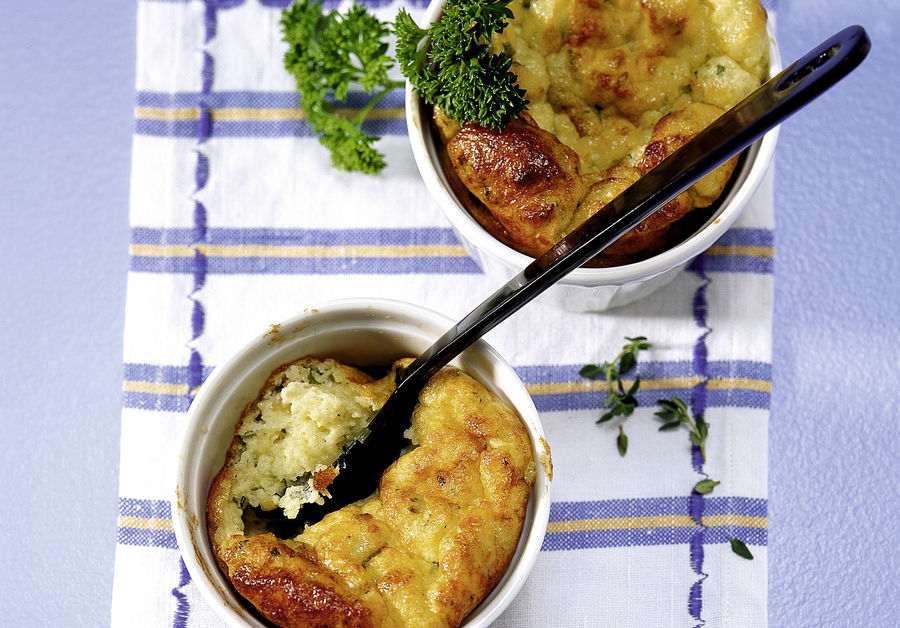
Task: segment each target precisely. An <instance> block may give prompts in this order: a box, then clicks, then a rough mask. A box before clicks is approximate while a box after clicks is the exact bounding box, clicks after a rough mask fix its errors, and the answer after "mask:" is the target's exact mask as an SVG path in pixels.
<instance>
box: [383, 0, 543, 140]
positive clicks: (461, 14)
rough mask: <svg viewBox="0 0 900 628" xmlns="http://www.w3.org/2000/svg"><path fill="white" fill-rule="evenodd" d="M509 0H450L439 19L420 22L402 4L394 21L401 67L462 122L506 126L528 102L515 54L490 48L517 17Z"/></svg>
mask: <svg viewBox="0 0 900 628" xmlns="http://www.w3.org/2000/svg"><path fill="white" fill-rule="evenodd" d="M508 4H509V0H497V1H494V2H484V0H449V1H448V2H447V4H446V6H445V7H444V15H443V17H441V20H440V21H439V22H436V23H434V24H432V25H431V26H429V27H428V28H420V27H419V26H418V25H417V24H416V22H415V20H413V19H412V16H410V14H409V13H407V12H406V11H405V10H403V9H400V11H399V13H398V14H397V18H396V20H395V21H394V32H395V33H396V35H397V48H396V52H397V61H399V62H400V71H401V72H402V73H403V75H404V76H405V77H406V78H408V79H409V82H410V83H411V84H412V86H413V88H414V89H415V90H416V92H417V93H418V94H419V95H420V96H421V97H422V98H423V99H424V100H425V101H426V102H428V103H429V104H433V105H436V106H438V107H440V108H441V109H442V110H444V112H445V113H446V114H447V115H448V116H450V117H451V118H453V119H454V120H456V121H457V122H460V123H461V124H466V123H469V122H478V123H480V124H481V125H483V126H486V127H491V128H493V129H495V130H497V131H500V130H502V129H503V128H504V127H505V126H506V125H507V124H508V123H509V122H510V120H512V119H513V118H515V117H517V116H518V115H519V114H520V113H521V112H522V111H523V110H524V109H525V107H526V106H527V105H528V101H527V100H526V99H525V90H523V89H520V88H519V87H518V85H517V84H516V75H515V74H513V73H512V72H510V67H511V65H512V58H511V57H510V56H509V55H508V54H506V53H505V52H500V53H496V54H495V53H492V52H491V51H490V41H491V37H493V35H494V34H495V33H501V32H503V30H504V29H505V28H506V23H507V20H509V19H511V18H512V17H513V13H512V11H511V10H510V9H509V7H508V6H507V5H508Z"/></svg>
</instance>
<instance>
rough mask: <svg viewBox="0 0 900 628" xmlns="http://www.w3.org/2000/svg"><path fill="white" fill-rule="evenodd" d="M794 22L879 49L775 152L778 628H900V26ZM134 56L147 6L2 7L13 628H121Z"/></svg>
mask: <svg viewBox="0 0 900 628" xmlns="http://www.w3.org/2000/svg"><path fill="white" fill-rule="evenodd" d="M778 6H779V11H778V34H779V38H780V46H781V52H782V57H783V59H784V60H786V61H787V60H792V59H794V58H797V57H798V56H800V55H801V54H802V53H804V52H805V51H806V50H808V49H809V48H811V47H812V46H813V45H815V44H817V43H818V42H819V41H821V40H823V39H824V38H825V37H827V36H828V35H830V34H832V33H833V32H836V31H838V30H840V29H841V28H843V27H844V26H847V25H850V24H861V25H863V26H865V27H866V28H867V30H868V31H869V34H870V36H871V39H872V42H873V48H872V52H871V54H870V55H869V58H868V59H867V60H866V61H865V62H864V63H863V65H862V66H861V67H860V68H859V69H858V70H857V71H856V72H854V73H853V74H852V75H851V76H849V77H848V78H847V79H845V81H844V82H842V83H841V84H840V85H838V86H837V87H836V88H834V89H833V90H832V91H830V92H829V93H828V94H826V95H825V96H823V97H822V98H821V99H819V100H818V101H816V102H815V103H813V104H812V105H810V106H809V107H808V108H807V109H805V110H804V111H802V112H800V113H799V114H797V115H796V116H795V117H794V118H792V119H791V120H790V121H788V122H787V123H786V124H784V125H783V127H782V131H781V136H780V140H779V145H778V148H777V162H776V163H777V182H776V217H777V228H776V258H775V260H776V261H775V318H774V357H773V380H774V384H773V386H774V391H773V396H772V408H771V425H770V447H769V469H770V476H769V554H768V555H769V621H770V624H771V625H772V626H849V625H853V626H895V625H897V622H898V617H900V585H898V577H897V576H898V565H900V551H898V539H897V536H898V531H900V525H898V504H900V494H898V493H900V490H898V487H900V476H898V454H900V448H898V436H897V417H898V414H900V413H898V410H897V408H898V407H900V394H898V390H900V375H898V373H900V369H898V356H900V333H898V325H897V321H898V312H900V290H898V277H900V262H898V259H900V257H898V255H897V248H896V247H897V239H898V236H900V213H898V210H897V208H896V206H895V205H896V201H897V199H898V198H900V189H898V187H900V186H898V180H900V177H898V176H897V165H896V164H897V162H898V158H900V149H898V146H900V132H898V130H897V128H898V125H897V113H896V112H897V111H898V109H897V103H900V71H898V64H897V60H896V57H895V56H894V55H895V54H896V53H897V51H898V50H900V9H898V6H897V4H896V3H895V2H893V1H892V0H884V1H881V2H879V1H877V0H837V1H833V2H827V3H825V2H821V0H780V2H779V5H778ZM135 41H136V5H135V4H134V3H129V2H111V1H108V2H100V3H75V2H72V3H62V2H54V3H51V2H42V3H36V2H35V3H31V2H25V1H24V0H4V2H2V3H0V76H2V82H0V86H2V89H0V112H2V115H0V151H2V157H0V221H2V222H0V256H2V263H0V268H2V275H0V277H2V290H0V295H2V299H3V301H2V307H0V310H2V325H0V342H2V344H0V347H2V349H0V356H2V366H0V391H2V399H3V404H2V416H3V421H4V426H3V441H4V442H5V446H4V449H5V451H4V455H3V458H4V460H3V464H2V465H0V477H2V479H3V482H2V487H3V492H4V494H3V505H2V507H0V530H2V535H3V538H2V541H0V548H2V549H0V551H2V554H0V559H2V565H3V569H2V571H0V579H2V583H0V590H2V591H3V594H2V596H0V600H2V601H0V617H2V618H3V619H2V620H0V623H3V624H5V625H10V626H38V625H49V626H58V625H67V626H71V625H88V626H96V625H104V624H108V623H109V616H110V601H111V596H112V574H113V558H114V548H115V538H116V516H117V482H118V477H117V475H118V474H117V469H118V457H119V420H120V409H121V406H120V403H121V398H120V395H121V392H120V391H121V385H122V334H123V325H124V305H125V288H126V273H127V269H128V243H129V231H128V194H129V176H130V156H131V133H132V129H133V108H134V72H135ZM7 622H8V623H7Z"/></svg>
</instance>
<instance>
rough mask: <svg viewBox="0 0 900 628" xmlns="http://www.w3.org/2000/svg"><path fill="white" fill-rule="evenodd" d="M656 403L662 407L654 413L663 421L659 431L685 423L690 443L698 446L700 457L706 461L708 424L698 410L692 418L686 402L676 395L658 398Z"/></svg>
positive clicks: (671, 428) (676, 427)
mask: <svg viewBox="0 0 900 628" xmlns="http://www.w3.org/2000/svg"><path fill="white" fill-rule="evenodd" d="M657 403H659V405H660V406H661V407H662V410H660V411H659V412H656V413H655V416H657V417H659V418H660V419H662V421H663V424H662V426H661V427H660V428H659V431H660V432H667V431H669V430H675V429H678V428H679V427H680V426H681V425H682V424H684V425H687V426H688V429H689V430H690V432H689V434H690V438H691V443H693V444H694V445H696V446H697V447H699V448H700V457H701V458H702V459H703V462H706V437H707V436H708V435H709V425H707V423H706V421H704V420H703V415H702V414H700V413H699V412H698V413H697V416H696V417H694V418H693V419H692V418H691V411H690V410H688V407H687V404H686V403H684V402H683V401H682V400H681V399H679V398H678V397H672V398H671V399H660V400H659V401H658V402H657Z"/></svg>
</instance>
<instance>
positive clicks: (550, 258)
mask: <svg viewBox="0 0 900 628" xmlns="http://www.w3.org/2000/svg"><path fill="white" fill-rule="evenodd" d="M869 48H870V43H869V38H868V36H867V35H866V32H865V30H864V29H863V28H862V27H860V26H851V27H848V28H846V29H844V30H842V31H840V32H839V33H837V34H835V35H833V36H832V37H830V38H829V39H827V40H826V41H824V42H823V43H821V44H819V45H818V46H817V47H815V48H814V49H812V50H811V51H810V52H808V53H807V54H806V55H804V56H803V57H802V58H801V59H799V60H798V61H796V62H794V63H793V64H791V65H790V66H788V67H787V68H786V69H785V70H784V71H782V72H781V73H780V74H778V75H777V76H775V77H773V78H772V79H770V80H769V81H767V82H766V83H764V84H763V85H762V86H761V87H760V88H759V89H757V90H756V91H754V92H753V93H752V94H750V95H749V96H748V97H747V98H745V99H744V100H742V101H741V102H740V103H738V104H737V105H735V106H734V107H732V108H731V109H729V110H728V111H727V112H725V113H724V114H723V115H722V116H720V117H719V118H718V119H716V120H715V121H714V122H713V123H712V124H711V125H710V126H708V127H707V128H706V129H705V130H703V131H701V132H700V133H698V134H697V135H696V136H694V138H693V139H691V140H690V141H689V142H686V143H685V144H684V145H683V146H682V147H681V148H679V149H678V150H677V151H675V152H674V153H672V154H671V155H670V156H669V157H667V158H666V159H665V160H663V161H662V162H661V163H660V164H659V165H657V166H656V167H655V168H654V169H653V170H651V171H650V172H648V173H647V174H645V175H644V176H643V177H641V178H640V179H639V180H638V181H637V182H636V183H635V184H634V185H632V186H631V187H629V188H628V189H626V190H625V191H624V192H622V193H621V194H620V195H619V196H618V197H616V198H615V199H613V201H611V203H610V204H609V205H608V209H611V210H612V214H613V215H615V216H616V218H615V219H614V220H612V222H607V221H608V216H609V213H608V212H606V211H604V212H602V213H603V216H601V215H600V214H595V215H594V216H592V217H591V218H589V219H588V220H586V221H585V222H584V223H583V224H582V225H581V226H580V227H578V228H577V229H575V230H574V231H573V232H572V233H570V234H569V235H567V236H566V237H565V238H563V239H562V240H560V241H559V242H558V243H557V244H556V245H555V246H553V248H551V249H550V250H548V251H547V252H546V253H544V254H543V255H541V256H540V257H538V258H537V259H535V260H534V261H533V262H532V263H531V264H529V265H528V266H527V267H526V268H525V269H524V270H522V272H520V273H519V274H518V275H516V276H514V277H513V278H512V279H510V280H509V281H508V282H507V283H506V284H504V285H503V286H501V287H500V289H499V290H497V291H496V292H495V293H494V294H492V295H491V296H490V297H488V298H487V300H485V301H484V302H483V303H482V304H481V305H479V306H478V307H476V308H475V309H474V310H472V311H471V312H470V313H469V314H468V315H467V316H466V317H465V318H463V319H462V320H461V321H459V322H458V323H457V324H456V325H455V326H454V327H453V328H451V329H450V330H448V331H447V332H446V333H445V334H444V335H443V336H441V337H440V338H439V339H438V340H437V341H436V342H435V343H434V344H432V345H431V346H430V347H429V348H428V349H426V350H425V352H424V353H422V355H420V356H419V357H418V358H416V360H415V361H413V362H412V363H411V364H410V365H409V366H407V367H406V369H405V370H404V372H403V374H402V376H401V377H400V381H399V383H398V385H397V388H396V389H395V390H394V392H393V393H392V394H391V396H390V397H389V398H388V400H387V401H386V402H385V404H384V406H382V408H381V410H380V411H379V412H378V414H376V415H375V418H373V419H372V421H371V422H370V423H369V425H368V428H367V429H365V430H363V433H362V434H361V435H360V436H359V437H357V439H356V440H354V441H353V442H352V443H351V444H350V446H349V447H348V448H347V449H346V451H344V453H343V454H341V456H340V457H339V458H338V459H337V460H336V461H335V462H334V464H333V465H332V466H333V467H334V468H335V469H336V470H337V471H338V474H337V476H336V477H335V479H334V480H333V481H332V483H331V485H330V486H329V487H328V490H329V492H330V494H331V497H330V498H326V500H325V503H324V504H306V505H304V506H303V507H302V508H301V509H300V513H299V515H298V517H297V519H296V520H292V521H291V522H290V524H291V526H302V525H303V524H312V523H315V522H316V521H318V520H320V519H321V518H322V517H323V516H325V515H326V514H328V513H329V512H332V511H334V510H337V509H339V508H341V507H342V506H345V505H346V504H349V503H351V502H353V501H356V500H357V499H361V498H363V497H365V496H367V495H370V494H371V493H372V492H373V491H374V490H375V489H376V488H377V486H378V482H379V479H380V478H381V474H382V472H383V471H384V470H385V469H386V468H387V467H388V465H390V464H391V463H392V462H393V461H394V460H396V459H397V457H398V456H399V453H400V450H401V449H402V448H403V447H404V445H405V444H406V442H407V441H406V439H405V438H404V436H403V433H404V431H405V430H406V429H407V428H408V427H409V426H410V424H411V415H412V411H413V408H414V407H415V405H416V403H417V401H418V395H419V392H420V391H421V389H422V387H423V386H424V385H425V384H426V382H428V380H429V379H430V378H431V377H432V376H433V375H434V374H436V373H437V372H438V371H439V370H440V369H441V368H442V367H444V366H446V365H447V364H448V363H449V362H450V361H451V360H452V359H453V358H455V357H456V356H457V355H459V354H460V353H461V352H462V351H463V350H465V349H466V348H467V347H468V346H469V345H471V344H472V343H473V342H475V341H476V340H478V339H479V338H480V337H481V336H482V335H484V334H485V333H487V332H488V331H490V330H491V329H493V328H494V327H495V326H496V325H497V324H499V323H500V322H502V321H503V320H505V319H506V318H508V317H509V316H510V315H511V314H513V313H514V312H516V311H518V309H519V308H521V307H522V306H523V305H525V304H526V303H528V302H529V301H531V300H532V299H533V298H535V297H536V296H538V295H539V294H540V293H541V292H543V291H544V290H545V289H547V288H548V287H550V286H551V285H553V284H554V283H556V282H557V281H559V280H560V279H562V278H563V277H564V276H565V275H567V274H568V273H569V272H571V271H572V270H574V269H576V268H578V267H579V266H581V265H582V264H584V263H585V262H587V261H588V260H590V259H591V258H593V257H594V256H595V255H597V253H599V252H600V251H602V250H603V249H604V248H606V247H608V246H609V245H610V244H612V243H613V242H615V241H616V240H617V239H618V238H620V237H622V236H623V235H624V234H625V233H626V232H628V231H629V230H631V229H632V228H633V227H635V226H636V225H637V224H639V223H640V222H642V221H643V220H644V219H646V218H647V217H648V216H650V215H651V214H652V213H653V212H655V211H656V210H657V209H659V208H660V207H662V206H663V205H665V204H666V203H667V202H669V201H670V200H671V199H673V198H674V197H675V196H677V195H678V194H680V193H681V192H682V191H684V190H686V189H687V188H688V187H690V186H691V185H692V184H693V183H694V182H696V181H697V180H698V179H700V178H702V177H703V176H704V175H706V174H708V173H709V172H710V171H712V170H713V169H715V168H716V167H717V166H719V165H720V164H722V163H723V162H725V161H727V160H728V159H730V158H731V157H733V156H734V155H736V154H737V153H738V152H740V151H741V150H743V149H744V148H746V147H747V146H749V145H750V144H751V143H753V142H754V141H755V140H756V139H757V138H759V137H760V136H762V135H763V134H764V133H765V132H766V131H768V130H769V129H771V128H772V127H774V126H776V125H777V124H779V123H780V122H781V121H782V120H784V119H785V118H787V117H788V116H790V115H791V114H793V113H794V112H796V111H797V110H798V109H800V108H801V107H803V106H805V105H806V104H808V103H809V102H810V101H812V100H813V99H815V98H816V97H818V96H820V95H821V94H822V93H823V92H825V91H826V90H827V89H829V88H830V87H831V86H833V85H834V84H835V83H837V82H838V81H839V80H840V79H842V78H843V77H844V76H846V75H847V74H848V73H849V72H850V71H852V70H853V69H854V68H855V67H856V66H857V65H859V64H860V63H861V62H862V60H863V59H864V58H865V56H866V54H867V53H868V51H869Z"/></svg>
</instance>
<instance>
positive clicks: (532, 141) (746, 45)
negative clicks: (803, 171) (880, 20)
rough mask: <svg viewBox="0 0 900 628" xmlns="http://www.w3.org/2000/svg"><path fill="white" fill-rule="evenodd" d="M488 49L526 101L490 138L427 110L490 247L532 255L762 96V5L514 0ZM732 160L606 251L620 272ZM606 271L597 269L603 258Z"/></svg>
mask: <svg viewBox="0 0 900 628" xmlns="http://www.w3.org/2000/svg"><path fill="white" fill-rule="evenodd" d="M510 8H511V9H512V10H513V13H514V16H515V17H514V19H513V20H512V21H511V22H510V24H509V25H508V26H507V28H506V30H505V31H504V32H503V33H501V34H500V35H497V36H495V38H494V40H493V42H492V48H494V49H495V50H498V51H499V50H505V51H506V52H507V53H509V54H510V55H511V56H512V58H513V65H512V70H513V72H515V73H516V75H517V77H518V84H519V87H521V88H522V89H524V90H525V91H526V97H527V98H528V100H529V101H530V104H529V106H528V109H527V111H526V112H525V113H524V114H523V115H522V116H521V119H519V120H516V121H513V122H512V123H511V124H509V125H508V126H507V128H506V129H505V130H504V131H503V132H501V133H498V132H496V131H493V130H491V129H487V128H484V127H482V126H480V125H478V124H467V125H464V126H462V127H460V125H459V124H457V123H455V122H454V121H452V120H449V119H448V118H447V117H446V116H444V115H443V114H442V112H441V111H439V110H436V111H435V115H434V122H435V127H436V129H437V132H438V135H439V137H440V140H441V142H442V143H443V144H444V145H445V148H446V151H445V153H444V154H443V155H442V157H443V158H444V160H445V171H446V172H447V173H448V176H449V177H450V179H451V181H450V182H451V185H453V187H454V189H455V191H456V193H457V195H458V196H459V197H460V200H461V201H462V202H463V204H464V205H465V206H466V207H467V209H468V210H469V212H470V213H471V214H472V215H473V217H475V218H476V220H478V221H479V223H481V225H482V226H483V227H484V228H486V229H487V230H488V231H489V232H490V233H492V234H493V235H494V236H495V237H496V238H498V239H499V240H501V241H502V242H504V243H505V244H507V245H508V246H511V247H512V248H514V249H516V250H518V251H520V252H522V253H525V254H527V255H532V256H537V255H540V254H541V253H543V252H544V251H546V250H547V249H548V248H549V247H550V246H552V245H553V244H555V243H556V242H557V241H559V240H560V239H561V238H562V237H564V236H565V235H566V234H567V233H569V232H570V231H572V230H573V229H574V228H575V227H577V226H578V225H580V224H581V223H582V222H584V220H586V219H587V218H589V217H590V216H592V215H593V214H595V213H597V212H598V211H600V210H602V208H603V207H604V206H605V205H606V204H607V203H608V202H609V201H611V200H612V199H613V198H615V197H616V196H617V195H618V194H619V193H621V192H622V191H623V190H624V189H625V188H627V187H628V186H629V185H631V184H632V183H633V182H634V181H636V180H637V179H638V178H639V177H641V176H642V175H644V174H646V173H647V172H648V171H649V170H650V169H652V168H653V167H654V166H656V165H657V164H659V163H660V162H661V161H662V160H663V159H664V158H665V157H667V156H668V155H670V154H671V153H672V152H674V151H675V150H677V149H678V148H679V147H680V146H681V145H682V144H684V143H685V142H686V141H688V140H689V139H690V138H692V137H693V136H694V135H696V134H697V133H698V132H699V131H700V130H702V129H703V128H705V127H706V126H708V125H709V124H710V123H711V122H712V121H713V120H715V119H716V118H717V117H718V116H719V115H721V114H722V113H723V112H724V111H725V110H727V109H728V108H730V107H731V106H733V105H734V104H736V103H737V102H739V101H740V100H741V99H742V98H743V97H745V96H746V95H748V94H749V93H750V92H751V91H753V90H754V89H755V88H757V87H759V85H760V84H761V83H762V81H763V80H764V79H765V78H766V77H767V73H768V64H769V59H768V51H769V38H768V35H767V33H766V12H765V10H764V9H763V7H762V5H761V4H760V3H759V0H514V1H513V2H512V3H511V4H510ZM736 163H737V158H734V159H732V160H730V161H729V162H727V163H726V164H723V165H722V166H720V167H719V169H717V170H716V171H714V172H712V173H710V174H709V175H708V176H707V177H705V178H704V179H702V180H701V181H699V182H698V183H696V184H695V185H694V186H692V187H691V188H690V189H688V190H687V191H685V192H684V193H682V194H681V195H679V196H678V197H676V198H675V199H673V200H672V201H671V202H670V203H669V204H668V205H666V206H665V207H664V208H663V209H662V210H660V211H659V212H657V213H656V214H654V215H653V216H651V217H650V218H648V219H647V220H646V221H644V222H643V223H641V224H640V225H638V226H637V227H636V228H635V229H634V230H632V231H631V232H629V233H628V234H626V235H625V236H624V237H623V238H622V239H620V240H619V241H618V242H617V243H615V244H614V245H613V246H612V247H610V248H609V249H607V251H606V252H605V255H604V256H603V257H602V259H601V261H600V263H601V265H617V264H621V263H628V262H630V261H636V260H637V259H641V258H644V257H647V256H649V255H652V254H655V253H657V252H659V251H660V250H662V249H664V248H667V247H668V246H671V245H672V244H674V242H673V241H672V240H673V238H674V237H675V235H676V232H677V230H675V229H673V225H675V224H676V223H678V221H679V220H681V219H682V218H684V217H686V216H688V215H689V214H690V213H691V212H692V211H693V210H694V209H698V208H705V207H708V206H710V205H711V204H712V203H714V201H715V200H716V199H717V198H718V197H719V196H720V195H721V194H722V192H723V190H724V188H725V186H726V184H727V182H728V179H729V178H730V176H731V174H732V172H733V170H734V168H735V165H736ZM604 260H605V261H604Z"/></svg>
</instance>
